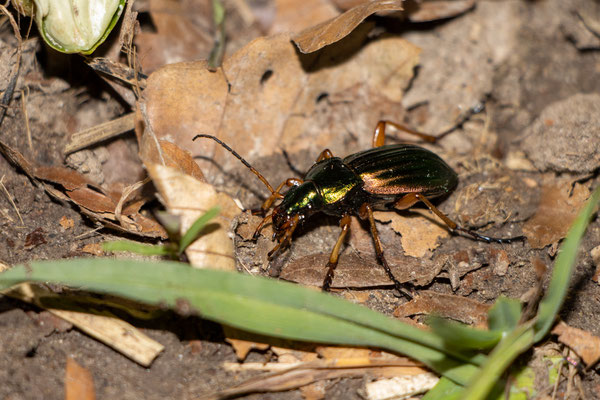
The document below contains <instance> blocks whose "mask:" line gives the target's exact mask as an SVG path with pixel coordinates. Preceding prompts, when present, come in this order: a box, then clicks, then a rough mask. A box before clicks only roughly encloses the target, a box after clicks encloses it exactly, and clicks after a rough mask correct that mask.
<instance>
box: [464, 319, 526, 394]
mask: <svg viewBox="0 0 600 400" xmlns="http://www.w3.org/2000/svg"><path fill="white" fill-rule="evenodd" d="M532 325H533V322H529V323H526V324H523V325H519V326H518V327H516V328H515V329H514V330H513V331H512V332H510V333H509V334H508V335H507V336H505V337H504V339H502V340H501V341H500V343H498V346H496V347H495V348H494V350H493V351H492V352H491V353H490V355H489V357H488V359H487V360H486V362H485V364H483V365H482V366H481V368H480V369H479V371H478V372H477V374H476V375H475V376H474V377H473V379H472V380H471V382H470V383H469V386H468V387H467V388H466V389H465V391H464V392H463V393H462V394H461V396H460V398H461V399H464V400H481V399H486V398H487V397H488V395H489V393H490V391H491V390H492V389H493V388H494V385H496V383H497V382H498V381H499V380H500V377H501V376H502V374H503V373H504V370H506V368H508V366H509V365H510V364H511V363H512V362H513V361H514V360H515V359H516V358H517V357H518V356H519V355H520V354H521V353H523V352H524V351H526V350H527V349H529V348H530V347H531V346H532V345H533V328H532Z"/></svg>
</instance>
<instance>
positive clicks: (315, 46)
mask: <svg viewBox="0 0 600 400" xmlns="http://www.w3.org/2000/svg"><path fill="white" fill-rule="evenodd" d="M398 10H402V1H401V0H375V1H370V2H368V3H363V4H359V5H357V6H356V7H354V8H351V9H350V10H348V11H346V12H345V13H343V14H342V15H340V16H338V17H336V18H334V19H332V20H330V21H327V22H323V23H320V24H318V25H315V26H313V27H311V28H308V29H306V30H304V31H302V32H300V33H299V34H297V35H295V36H294V37H293V38H292V40H293V41H294V42H295V43H296V45H297V46H298V48H299V49H300V51H301V52H302V53H305V54H306V53H312V52H314V51H317V50H319V49H321V48H323V47H325V46H327V45H329V44H332V43H335V42H337V41H338V40H340V39H342V38H343V37H345V36H346V35H348V34H349V33H350V32H352V31H353V30H354V28H356V27H357V26H358V24H360V23H361V22H362V21H363V20H364V19H365V18H367V17H368V16H369V15H371V14H374V13H376V12H382V11H398Z"/></svg>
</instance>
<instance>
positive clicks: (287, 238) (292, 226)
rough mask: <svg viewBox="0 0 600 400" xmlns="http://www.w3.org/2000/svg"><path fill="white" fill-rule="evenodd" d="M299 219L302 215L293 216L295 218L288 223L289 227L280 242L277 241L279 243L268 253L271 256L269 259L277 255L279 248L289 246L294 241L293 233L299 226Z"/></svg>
mask: <svg viewBox="0 0 600 400" xmlns="http://www.w3.org/2000/svg"><path fill="white" fill-rule="evenodd" d="M299 220H300V217H299V216H298V215H295V216H294V217H293V219H292V220H291V221H289V225H288V227H287V229H286V230H285V233H284V234H283V235H282V236H281V238H280V239H279V243H277V245H276V246H275V247H274V248H273V250H271V251H270V252H269V254H267V257H268V258H269V260H271V259H272V258H273V257H274V256H275V254H276V253H277V251H279V249H282V248H284V247H287V246H289V245H290V244H291V243H292V234H293V233H294V231H295V230H296V228H297V227H298V221H299Z"/></svg>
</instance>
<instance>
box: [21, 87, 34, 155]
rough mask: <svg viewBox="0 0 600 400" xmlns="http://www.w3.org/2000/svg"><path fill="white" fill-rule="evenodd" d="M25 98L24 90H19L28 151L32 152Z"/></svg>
mask: <svg viewBox="0 0 600 400" xmlns="http://www.w3.org/2000/svg"><path fill="white" fill-rule="evenodd" d="M26 89H27V92H28V93H29V87H26ZM26 97H27V96H26V95H25V90H21V107H22V108H23V118H24V119H25V132H27V144H28V145H29V150H30V151H33V142H32V140H31V128H30V127H29V115H27V98H26Z"/></svg>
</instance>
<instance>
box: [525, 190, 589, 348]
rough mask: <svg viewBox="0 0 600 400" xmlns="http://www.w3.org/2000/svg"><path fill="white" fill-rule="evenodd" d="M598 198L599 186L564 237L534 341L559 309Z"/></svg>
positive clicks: (542, 306)
mask: <svg viewBox="0 0 600 400" xmlns="http://www.w3.org/2000/svg"><path fill="white" fill-rule="evenodd" d="M599 199H600V188H598V189H596V190H595V191H594V193H592V196H591V197H590V199H589V200H588V202H587V204H586V205H585V207H584V208H583V210H582V211H581V212H580V213H579V215H577V218H576V219H575V222H574V223H573V226H571V229H569V233H568V234H567V237H566V238H565V241H564V242H563V244H562V246H561V247H560V252H559V253H558V257H556V262H555V263H554V271H553V272H552V280H551V281H550V285H549V286H548V291H547V292H546V295H545V296H544V298H543V300H542V301H541V303H540V307H539V311H538V314H537V322H536V324H535V331H536V333H535V341H536V342H537V341H539V340H541V339H543V338H544V336H546V334H547V333H548V331H549V330H550V327H551V326H552V324H553V323H554V320H555V318H556V314H557V313H558V311H559V310H560V307H561V306H562V303H563V301H564V300H565V297H566V295H567V289H568V288H569V283H570V281H571V275H572V274H573V269H574V268H575V259H576V257H577V250H578V249H579V243H580V242H581V238H582V237H583V234H584V233H585V229H586V228H587V226H588V223H589V221H590V218H591V217H592V214H593V213H594V210H595V208H596V205H597V204H598V200H599Z"/></svg>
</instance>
